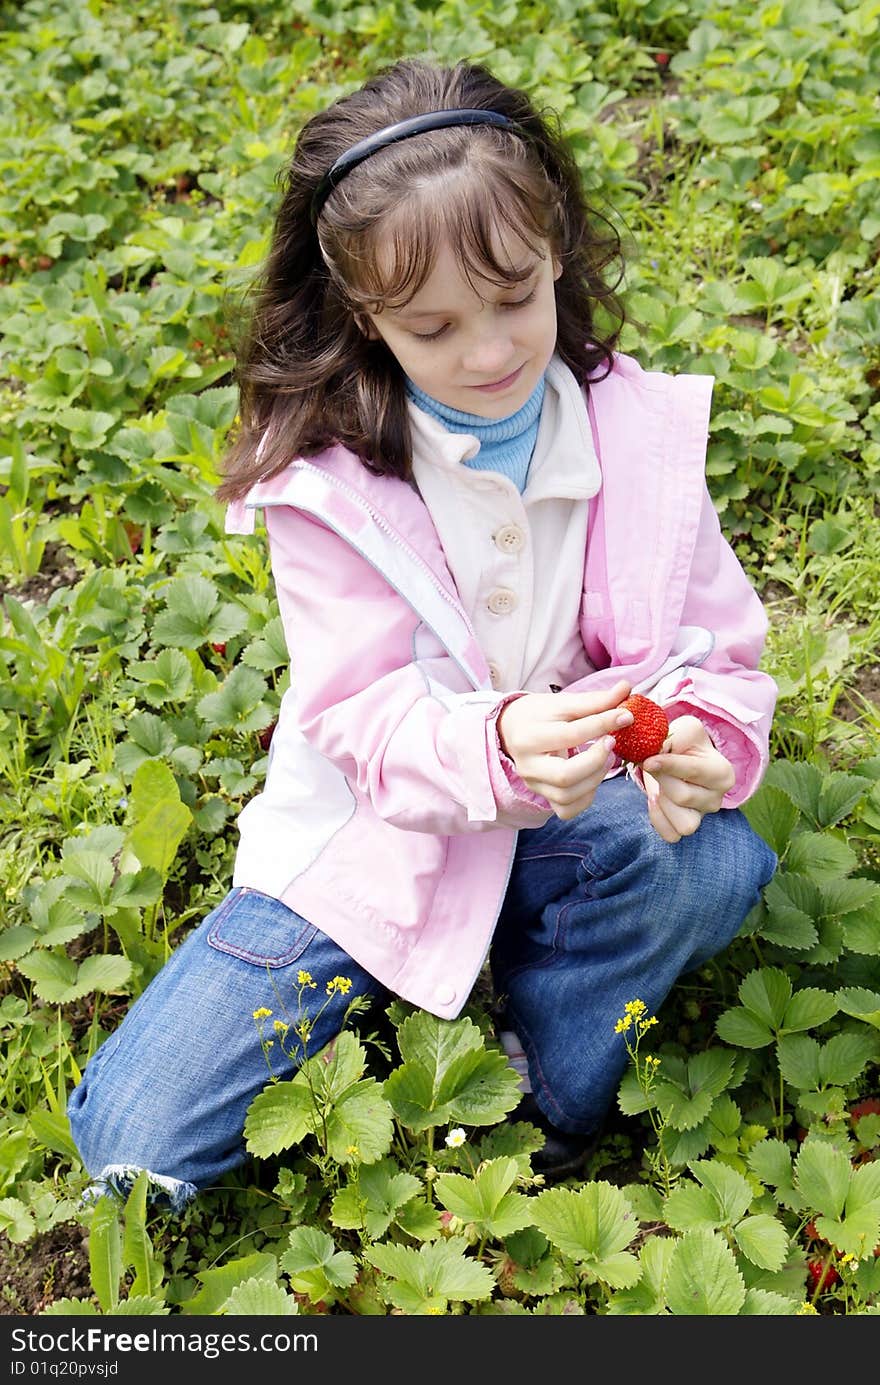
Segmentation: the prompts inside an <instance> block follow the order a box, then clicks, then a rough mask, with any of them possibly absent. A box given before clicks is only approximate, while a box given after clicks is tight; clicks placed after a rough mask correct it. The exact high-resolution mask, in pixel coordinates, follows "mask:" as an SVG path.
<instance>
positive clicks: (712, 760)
mask: <svg viewBox="0 0 880 1385" xmlns="http://www.w3.org/2000/svg"><path fill="white" fill-rule="evenodd" d="M642 775H643V778H644V784H645V789H646V791H647V794H648V817H649V818H650V820H651V822H652V824H653V826H654V828H655V830H656V831H657V832H658V834H659V835H660V836H661V837H662V838H663V840H664V841H666V842H677V841H680V840H681V838H682V837H689V836H691V835H692V833H694V832H696V830H697V828H698V827H699V825H700V823H701V822H702V820H703V817H704V816H705V814H706V813H717V812H718V809H719V808H720V807H721V801H722V799H723V798H724V795H725V794H726V793H727V792H728V790H729V789H732V788H733V784H734V780H735V778H736V774H735V772H734V768H733V765H732V764H731V763H730V761H729V760H728V759H726V758H725V756H723V755H722V754H721V751H720V750H716V748H715V746H714V745H713V744H712V741H711V739H710V737H709V733H708V731H707V730H706V728H705V726H704V725H703V723H702V722H701V721H700V720H699V718H698V717H692V716H685V717H676V719H675V720H674V721H671V722H670V723H669V735H668V736H667V738H666V741H665V744H664V749H663V751H661V753H660V754H659V755H651V756H650V757H649V758H648V759H647V760H645V762H644V764H643V765H642Z"/></svg>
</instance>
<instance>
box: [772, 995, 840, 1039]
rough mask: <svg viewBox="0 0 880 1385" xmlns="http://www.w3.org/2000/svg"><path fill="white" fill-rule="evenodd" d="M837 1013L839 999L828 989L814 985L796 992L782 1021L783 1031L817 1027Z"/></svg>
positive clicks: (788, 1032) (789, 1031) (788, 1031)
mask: <svg viewBox="0 0 880 1385" xmlns="http://www.w3.org/2000/svg"><path fill="white" fill-rule="evenodd" d="M836 1014H837V1000H836V998H835V997H834V996H833V995H830V994H829V993H828V991H820V990H818V989H817V988H815V987H812V986H805V987H804V988H803V990H800V991H797V992H795V994H794V995H793V996H792V998H791V1001H790V1002H789V1004H788V1005H787V1006H786V1009H785V1015H784V1017H783V1021H782V1031H783V1033H787V1034H790V1033H793V1032H796V1031H797V1030H800V1029H817V1028H818V1026H819V1025H820V1024H825V1022H826V1021H827V1020H830V1019H831V1018H832V1016H833V1015H836Z"/></svg>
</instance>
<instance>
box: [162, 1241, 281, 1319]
mask: <svg viewBox="0 0 880 1385" xmlns="http://www.w3.org/2000/svg"><path fill="white" fill-rule="evenodd" d="M196 1278H197V1279H199V1280H200V1282H201V1288H200V1289H199V1290H198V1292H197V1293H196V1294H194V1295H193V1297H192V1298H188V1299H184V1301H183V1303H181V1305H180V1311H181V1313H186V1314H195V1315H197V1316H200V1317H212V1316H213V1315H214V1314H216V1313H218V1312H219V1311H220V1309H221V1308H223V1306H224V1304H225V1303H226V1302H227V1300H228V1298H229V1295H230V1294H231V1293H232V1291H233V1289H236V1288H238V1286H239V1284H244V1283H246V1282H247V1281H248V1280H252V1279H257V1280H264V1281H265V1282H266V1283H269V1284H275V1283H276V1282H277V1279H278V1261H277V1260H276V1258H275V1256H274V1255H270V1254H268V1253H267V1252H265V1251H255V1252H254V1254H253V1255H243V1256H241V1257H240V1258H239V1259H238V1260H228V1261H227V1262H226V1264H225V1265H218V1266H217V1267H216V1268H215V1269H207V1270H196Z"/></svg>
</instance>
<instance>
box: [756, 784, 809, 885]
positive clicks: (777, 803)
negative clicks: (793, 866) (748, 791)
mask: <svg viewBox="0 0 880 1385" xmlns="http://www.w3.org/2000/svg"><path fill="white" fill-rule="evenodd" d="M742 811H743V813H744V814H745V816H746V818H747V819H748V821H749V824H750V826H751V827H752V829H753V830H754V831H755V832H757V834H758V836H759V837H762V838H763V840H764V841H765V842H766V843H767V845H768V846H769V847H771V849H772V850H773V851H775V852H776V854H777V856H778V857H779V858H780V860H781V859H782V857H783V856H785V854H786V851H787V850H788V851H790V850H791V847H790V846H789V843H791V845H792V846H793V845H794V843H793V842H792V834H793V833H794V829H795V827H796V826H797V824H798V821H799V819H800V811H799V809H798V807H797V805H796V804H795V803H792V801H791V799H790V798H789V796H788V794H786V793H784V792H783V790H782V789H777V788H774V787H773V786H772V785H768V784H767V783H766V782H765V783H764V784H762V785H761V787H760V788H759V789H758V791H757V793H755V794H753V795H752V797H751V798H750V799H747V800H746V802H745V803H744V804H743V807H742ZM787 864H788V861H787V859H786V865H787Z"/></svg>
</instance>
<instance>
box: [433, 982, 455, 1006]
mask: <svg viewBox="0 0 880 1385" xmlns="http://www.w3.org/2000/svg"><path fill="white" fill-rule="evenodd" d="M436 996H437V1000H438V1001H439V1003H440V1004H441V1005H451V1004H452V1002H453V1000H454V999H455V987H454V986H438V987H437V991H436Z"/></svg>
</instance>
